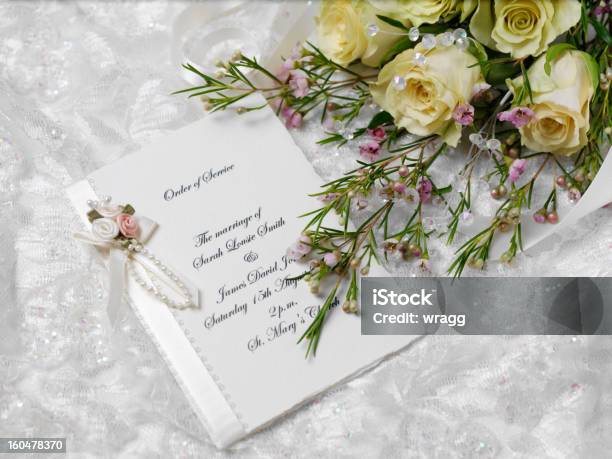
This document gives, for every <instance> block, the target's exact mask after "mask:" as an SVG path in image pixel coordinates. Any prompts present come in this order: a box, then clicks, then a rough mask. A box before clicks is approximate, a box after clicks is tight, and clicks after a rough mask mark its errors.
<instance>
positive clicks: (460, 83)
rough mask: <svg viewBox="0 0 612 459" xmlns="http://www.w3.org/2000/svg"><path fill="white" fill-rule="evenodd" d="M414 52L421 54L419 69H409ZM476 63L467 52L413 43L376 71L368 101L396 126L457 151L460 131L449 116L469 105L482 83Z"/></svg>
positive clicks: (412, 67)
mask: <svg viewBox="0 0 612 459" xmlns="http://www.w3.org/2000/svg"><path fill="white" fill-rule="evenodd" d="M416 52H420V53H422V54H424V55H426V59H427V60H426V63H425V65H423V66H419V65H416V64H415V62H414V57H415V53H416ZM476 63H477V61H476V58H475V57H474V56H472V55H471V54H470V53H469V52H468V51H465V50H461V49H459V48H457V47H455V46H449V47H437V48H434V49H433V50H431V51H426V50H425V49H424V48H423V47H422V46H421V45H420V44H419V45H417V46H416V48H415V49H409V50H407V51H404V52H403V53H401V54H398V55H397V56H396V57H395V59H393V61H391V62H389V63H388V64H387V65H385V66H384V67H383V68H382V70H381V71H380V74H379V75H378V81H377V82H376V83H374V84H372V85H371V92H372V97H373V98H374V100H375V101H376V103H377V104H378V105H380V106H381V107H382V108H383V109H384V110H386V111H388V112H389V113H390V114H391V115H392V116H393V118H394V119H395V123H396V125H397V126H399V127H403V128H406V130H408V131H409V132H410V133H412V134H416V135H421V136H426V135H430V134H438V135H440V136H442V138H443V139H444V141H445V142H446V143H448V144H449V145H451V146H457V144H458V143H459V140H460V138H461V126H460V125H459V124H457V123H456V122H455V121H454V119H453V112H454V111H455V108H457V107H458V106H460V105H462V104H465V103H466V102H469V100H470V99H471V97H472V91H473V89H474V87H475V86H476V85H480V84H482V83H484V79H483V77H482V74H481V72H480V67H479V66H478V65H474V64H476ZM470 67H471V68H470ZM395 77H398V78H403V82H405V84H404V85H402V84H400V85H398V84H396V82H394V78H395ZM402 86H404V87H402Z"/></svg>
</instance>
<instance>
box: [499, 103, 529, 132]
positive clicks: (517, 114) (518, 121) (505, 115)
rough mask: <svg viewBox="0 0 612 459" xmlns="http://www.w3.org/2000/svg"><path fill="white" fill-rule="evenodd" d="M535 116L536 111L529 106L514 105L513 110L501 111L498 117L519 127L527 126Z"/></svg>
mask: <svg viewBox="0 0 612 459" xmlns="http://www.w3.org/2000/svg"><path fill="white" fill-rule="evenodd" d="M534 116H535V113H534V111H533V110H532V109H530V108H528V107H514V108H513V109H512V110H508V111H505V112H501V113H500V114H499V115H497V119H498V120H500V121H507V122H509V123H512V124H513V125H514V127H515V128H517V129H518V128H522V127H524V126H527V125H528V124H529V123H530V122H531V120H532V119H533V117H534Z"/></svg>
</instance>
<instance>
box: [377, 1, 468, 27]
mask: <svg viewBox="0 0 612 459" xmlns="http://www.w3.org/2000/svg"><path fill="white" fill-rule="evenodd" d="M370 3H372V5H374V6H375V7H376V8H378V9H379V10H381V11H384V12H385V13H383V14H385V15H394V16H395V17H398V18H402V19H408V20H409V21H410V22H411V23H412V24H414V25H415V26H420V25H421V24H425V23H426V24H434V23H436V22H438V21H439V20H440V18H442V19H443V20H444V21H447V20H449V19H452V18H453V17H455V16H457V15H458V14H461V21H464V20H465V19H467V17H468V16H469V15H470V14H472V12H473V11H474V10H475V9H476V5H477V0H370Z"/></svg>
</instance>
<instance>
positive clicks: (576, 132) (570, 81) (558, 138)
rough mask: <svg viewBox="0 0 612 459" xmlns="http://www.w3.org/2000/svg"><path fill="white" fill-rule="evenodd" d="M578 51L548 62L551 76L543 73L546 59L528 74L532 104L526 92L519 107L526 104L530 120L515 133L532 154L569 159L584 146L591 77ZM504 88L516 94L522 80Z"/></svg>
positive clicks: (582, 55)
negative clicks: (519, 135)
mask: <svg viewBox="0 0 612 459" xmlns="http://www.w3.org/2000/svg"><path fill="white" fill-rule="evenodd" d="M585 59H586V57H585V56H584V54H583V53H582V52H580V51H567V52H565V53H564V54H562V55H561V56H559V57H558V58H557V59H556V60H555V61H553V62H552V65H551V67H552V69H551V74H550V76H548V75H547V74H546V71H545V64H546V56H542V57H540V58H539V59H538V60H537V61H536V62H535V63H534V64H533V65H532V66H531V68H530V69H529V70H528V72H527V76H528V78H529V83H530V85H531V93H532V95H533V103H531V100H530V98H529V96H528V95H527V93H526V91H522V92H523V100H522V101H518V102H519V103H523V104H525V103H526V104H528V105H529V107H530V108H531V109H532V110H533V111H534V113H535V117H534V120H533V121H532V122H531V123H529V124H528V125H527V126H525V127H522V128H520V129H519V131H520V133H521V138H522V143H523V145H525V146H526V147H527V148H530V149H531V150H533V151H535V152H551V153H555V154H559V155H572V154H574V153H576V152H578V151H579V150H580V149H581V148H583V147H584V146H585V145H586V144H587V133H588V132H589V127H590V125H589V116H590V112H589V109H590V108H589V105H590V100H591V98H592V97H593V93H594V91H595V90H594V87H593V77H592V75H591V73H590V70H589V67H588V65H587V62H586V60H585ZM508 86H509V87H510V90H511V91H512V93H513V94H515V96H516V94H519V93H520V92H521V87H522V86H523V77H519V78H517V79H515V80H514V81H512V82H508Z"/></svg>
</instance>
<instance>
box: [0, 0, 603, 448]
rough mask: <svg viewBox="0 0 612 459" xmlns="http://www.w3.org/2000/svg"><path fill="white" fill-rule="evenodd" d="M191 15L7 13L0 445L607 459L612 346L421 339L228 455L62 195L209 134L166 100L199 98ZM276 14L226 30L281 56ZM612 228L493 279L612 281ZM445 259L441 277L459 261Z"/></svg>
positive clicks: (334, 157) (2, 71) (59, 9)
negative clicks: (196, 130) (22, 439)
mask: <svg viewBox="0 0 612 459" xmlns="http://www.w3.org/2000/svg"><path fill="white" fill-rule="evenodd" d="M185 7H186V4H184V3H180V2H153V1H147V2H133V3H131V2H116V3H115V2H61V3H60V2H42V1H41V2H34V1H23V2H18V1H6V0H5V1H3V2H2V3H0V217H1V220H0V221H1V224H0V279H1V280H2V284H1V285H2V288H1V289H0V305H1V307H0V436H2V437H10V436H35V435H36V436H67V437H68V451H69V452H70V453H71V454H70V455H71V456H72V457H79V458H81V457H147V458H153V457H160V458H161V457H163V458H168V457H221V456H223V457H225V456H226V455H228V456H234V457H280V456H283V457H316V456H317V455H322V456H333V457H419V456H422V457H440V458H454V457H551V458H552V457H588V458H595V457H605V456H608V455H609V452H610V450H611V448H612V435H610V432H612V386H611V385H610V380H611V379H612V371H611V369H612V339H610V338H608V337H570V336H566V337H545V336H541V337H528V336H527V337H508V338H506V337H443V336H432V337H426V338H422V339H418V340H416V341H415V343H414V344H413V345H412V346H411V347H410V348H409V349H408V350H406V351H405V352H403V353H402V354H401V355H399V356H398V357H395V358H393V359H391V360H390V361H388V362H386V363H384V364H382V365H381V366H380V367H378V368H377V369H376V370H374V371H372V372H370V373H369V374H367V375H366V376H364V377H361V378H359V379H357V380H355V381H352V382H350V383H348V384H346V385H344V386H341V387H339V388H337V389H335V390H333V391H332V392H331V393H329V394H327V395H325V396H323V397H321V398H320V399H319V400H316V401H314V402H312V403H310V404H309V405H307V406H306V407H305V408H303V409H301V410H299V411H298V412H296V413H294V414H291V415H289V416H287V417H286V418H285V419H284V420H282V421H281V422H278V423H277V424H275V425H274V426H272V427H270V428H268V429H266V430H265V431H263V432H261V433H258V434H256V435H254V436H251V437H250V438H248V439H246V440H244V441H242V442H240V443H238V444H237V445H235V446H234V447H233V448H231V450H230V451H227V452H219V451H217V450H216V449H215V447H214V446H213V445H212V444H211V442H210V440H209V439H208V437H207V434H206V432H205V430H204V428H203V427H202V425H201V424H200V422H199V421H198V419H197V418H196V416H195V414H194V413H193V411H192V410H191V408H190V407H189V405H188V404H187V402H186V399H185V397H184V395H183V393H182V392H181V391H180V389H179V388H178V386H177V384H176V382H175V381H174V380H173V378H172V376H171V374H170V372H169V371H168V369H167V367H166V365H165V364H164V363H163V361H162V360H161V358H160V356H159V355H158V353H157V351H156V349H155V347H154V345H153V344H152V343H151V341H150V340H149V338H148V337H147V336H146V334H145V333H144V331H143V329H142V327H141V326H140V324H139V323H138V321H137V320H136V319H135V318H134V316H133V314H130V315H129V318H128V319H127V320H126V321H125V322H123V323H122V324H121V326H120V328H119V329H117V330H116V331H115V332H112V331H111V330H109V329H108V328H106V325H105V320H104V314H105V310H104V307H105V300H106V286H105V284H106V282H107V273H106V271H105V269H104V266H103V265H102V263H101V261H100V259H99V258H98V257H96V256H95V252H94V251H93V250H91V249H89V248H86V247H83V246H81V245H79V244H78V243H76V242H75V241H73V239H72V238H71V231H72V228H74V227H75V225H76V223H77V221H78V220H77V216H76V215H74V213H73V211H72V209H71V206H70V204H69V202H68V200H67V198H66V197H65V196H64V194H63V189H64V188H65V187H66V186H67V185H69V184H70V183H72V182H73V181H75V180H79V179H81V178H83V177H85V176H86V174H88V173H89V172H91V171H94V170H95V169H97V168H99V167H100V166H102V165H104V164H107V163H110V162H112V161H114V160H116V159H117V158H119V157H121V156H123V155H125V154H128V153H130V152H133V151H135V150H137V149H138V148H139V147H141V146H143V145H146V144H147V143H149V142H151V141H154V139H155V138H157V137H159V136H161V135H163V134H164V133H167V132H169V131H172V130H174V129H177V128H179V127H181V126H184V125H185V124H188V123H189V122H191V121H193V120H195V119H197V118H198V117H199V116H202V112H201V109H200V107H199V106H198V104H197V103H195V102H192V103H188V102H186V101H185V99H184V98H182V97H180V96H172V95H170V93H171V92H172V91H174V90H176V89H179V88H182V87H184V86H185V83H184V82H183V81H182V80H181V78H180V75H179V72H178V69H177V66H176V65H175V64H174V63H173V62H172V61H171V59H170V43H171V32H172V24H173V21H174V18H175V17H176V15H177V14H179V13H180V12H181V11H182V10H183V9H184V8H185ZM276 14H282V6H279V4H276V3H264V4H263V5H251V6H250V7H248V8H247V9H246V10H245V11H243V12H242V13H239V14H236V15H234V16H233V17H231V18H229V19H227V20H229V21H231V23H232V24H233V25H237V26H239V27H247V28H249V29H250V30H251V31H252V32H253V35H254V39H255V40H256V41H257V43H258V44H260V45H266V44H270V43H273V42H274V40H275V39H278V37H274V36H273V33H272V32H271V31H270V30H269V29H266V28H265V24H269V22H268V21H270V18H273V17H274V16H275V15H276ZM254 24H257V28H255V29H253V25H254ZM294 136H295V139H296V142H297V143H298V144H299V145H300V147H301V148H302V149H303V151H304V153H305V154H306V155H307V157H308V158H309V159H310V160H311V162H312V164H313V166H314V167H315V169H316V170H317V171H318V172H319V173H320V175H321V176H322V177H323V178H324V179H328V178H333V177H337V176H338V175H339V174H340V173H342V172H343V171H345V170H347V169H349V168H350V167H352V164H353V162H354V160H355V158H356V157H357V155H356V153H355V152H354V151H349V150H348V149H341V150H335V149H328V148H317V147H316V146H315V143H314V140H316V139H318V138H319V136H320V131H319V128H318V127H317V125H316V124H315V123H310V124H307V125H306V126H305V127H304V128H303V129H302V130H300V131H297V132H295V133H294ZM211 154H223V152H211ZM257 154H262V155H264V154H265V148H264V149H263V150H262V151H259V152H258V153H257ZM611 222H612V211H611V210H610V209H602V210H600V211H598V212H596V213H595V214H593V215H591V216H590V217H588V218H586V219H584V220H583V221H582V222H581V224H580V225H579V226H577V227H575V228H572V229H571V231H567V232H565V233H564V234H563V235H562V236H561V237H560V238H557V239H555V240H551V241H550V242H548V243H547V244H544V245H543V246H542V247H540V248H539V249H538V250H537V251H535V252H532V253H529V254H527V255H524V256H521V257H520V258H519V260H518V263H517V264H516V265H515V267H513V268H506V267H503V268H502V267H500V268H497V267H496V266H495V265H492V267H491V268H489V271H487V272H486V273H485V274H486V275H500V274H501V275H515V276H532V275H534V276H540V275H546V276H573V275H582V276H605V275H610V274H612V270H611V268H610V266H611V263H610V261H611V260H612V257H611V249H612V244H611V240H612V239H611V236H612V225H610V223H611ZM433 249H434V250H435V251H436V252H437V254H436V256H437V257H439V260H440V261H438V262H436V263H435V264H434V267H433V269H434V273H438V274H439V273H442V272H443V271H444V266H447V265H448V260H449V258H450V255H451V252H450V249H446V248H444V247H442V246H434V248H433ZM392 270H395V272H400V273H402V274H412V273H413V272H414V268H413V267H411V266H408V267H406V266H403V267H399V266H392ZM503 294H504V292H500V295H503ZM506 294H511V292H507V293H506Z"/></svg>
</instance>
